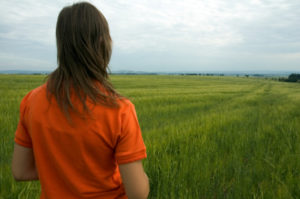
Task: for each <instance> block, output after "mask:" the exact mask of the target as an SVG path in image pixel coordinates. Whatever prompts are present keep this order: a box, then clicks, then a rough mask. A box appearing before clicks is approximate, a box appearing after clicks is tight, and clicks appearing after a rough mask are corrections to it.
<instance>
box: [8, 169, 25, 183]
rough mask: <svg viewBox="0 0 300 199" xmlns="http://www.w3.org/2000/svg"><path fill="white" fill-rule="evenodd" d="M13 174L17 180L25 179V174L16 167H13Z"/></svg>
mask: <svg viewBox="0 0 300 199" xmlns="http://www.w3.org/2000/svg"><path fill="white" fill-rule="evenodd" d="M11 171H12V175H13V178H14V179H15V181H23V180H24V176H23V175H22V174H21V173H20V172H18V171H16V170H15V169H13V168H12V170H11Z"/></svg>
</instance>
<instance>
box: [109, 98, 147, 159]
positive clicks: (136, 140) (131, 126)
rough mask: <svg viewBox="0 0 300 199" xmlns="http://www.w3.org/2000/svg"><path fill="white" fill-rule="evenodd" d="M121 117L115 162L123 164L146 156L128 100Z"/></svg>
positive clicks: (131, 106) (132, 106)
mask: <svg viewBox="0 0 300 199" xmlns="http://www.w3.org/2000/svg"><path fill="white" fill-rule="evenodd" d="M121 117H122V118H121V121H122V125H121V133H120V135H119V137H118V142H117V145H116V149H115V158H116V160H117V163H118V164H125V163H129V162H134V161H137V160H140V159H144V158H146V157H147V154H146V147H145V144H144V141H143V137H142V133H141V129H140V126H139V123H138V119H137V115H136V112H135V108H134V105H133V104H132V103H130V102H129V106H128V108H127V109H126V111H125V113H123V114H122V116H121Z"/></svg>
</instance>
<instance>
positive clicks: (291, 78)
mask: <svg viewBox="0 0 300 199" xmlns="http://www.w3.org/2000/svg"><path fill="white" fill-rule="evenodd" d="M286 81H287V82H298V81H300V74H296V73H292V74H290V75H289V77H288V79H287V80H286Z"/></svg>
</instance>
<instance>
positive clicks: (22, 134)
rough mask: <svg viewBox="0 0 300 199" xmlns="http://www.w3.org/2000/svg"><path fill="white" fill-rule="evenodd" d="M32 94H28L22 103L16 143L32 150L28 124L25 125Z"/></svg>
mask: <svg viewBox="0 0 300 199" xmlns="http://www.w3.org/2000/svg"><path fill="white" fill-rule="evenodd" d="M29 95H30V93H28V94H27V95H26V96H25V97H24V98H23V99H22V101H21V105H20V118H19V123H18V126H17V130H16V132H15V142H16V143H17V144H19V145H21V146H24V147H28V148H32V142H31V137H30V135H29V132H28V129H27V126H26V123H25V117H26V116H25V115H26V112H27V111H28V105H27V101H28V97H29Z"/></svg>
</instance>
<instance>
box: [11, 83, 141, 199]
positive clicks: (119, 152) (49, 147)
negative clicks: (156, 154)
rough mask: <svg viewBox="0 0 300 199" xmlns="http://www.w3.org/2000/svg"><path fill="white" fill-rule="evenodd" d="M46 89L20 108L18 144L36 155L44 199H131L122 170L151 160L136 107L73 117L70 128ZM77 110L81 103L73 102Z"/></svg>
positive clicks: (96, 108)
mask: <svg viewBox="0 0 300 199" xmlns="http://www.w3.org/2000/svg"><path fill="white" fill-rule="evenodd" d="M46 89H47V88H46V84H44V85H42V86H40V87H38V88H36V89H34V90H32V91H31V92H29V93H28V94H27V95H26V96H25V97H24V98H23V100H22V102H21V106H20V121H19V124H18V127H17V130H16V134H15V142H16V143H17V144H19V145H21V146H24V147H30V148H32V149H33V153H34V158H35V163H36V167H37V170H38V173H39V179H40V183H41V197H40V198H41V199H52V198H53V199H57V198H63V199H78V198H89V199H96V198H97V199H100V198H127V196H126V194H125V190H124V187H123V184H122V180H121V176H120V172H119V168H118V164H124V163H129V162H133V161H136V160H140V159H143V158H146V147H145V145H144V142H143V138H142V134H141V130H140V127H139V123H138V120H137V116H136V112H135V108H134V105H133V104H132V103H131V102H130V101H129V100H128V99H120V100H119V104H120V107H119V108H109V107H106V106H102V105H93V104H92V103H90V102H89V101H88V100H87V105H88V107H89V108H90V110H91V114H90V115H89V114H87V113H85V114H83V115H84V116H86V117H80V116H79V115H78V114H76V113H70V115H71V119H72V120H71V123H70V122H69V121H68V120H67V119H66V117H65V115H64V113H63V112H62V111H61V110H60V108H59V107H58V104H57V102H56V100H55V98H54V97H52V98H51V102H50V103H49V101H48V99H47V96H46ZM72 101H73V103H74V105H75V106H76V107H81V106H82V105H81V104H80V102H79V100H76V99H75V98H74V97H72Z"/></svg>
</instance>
